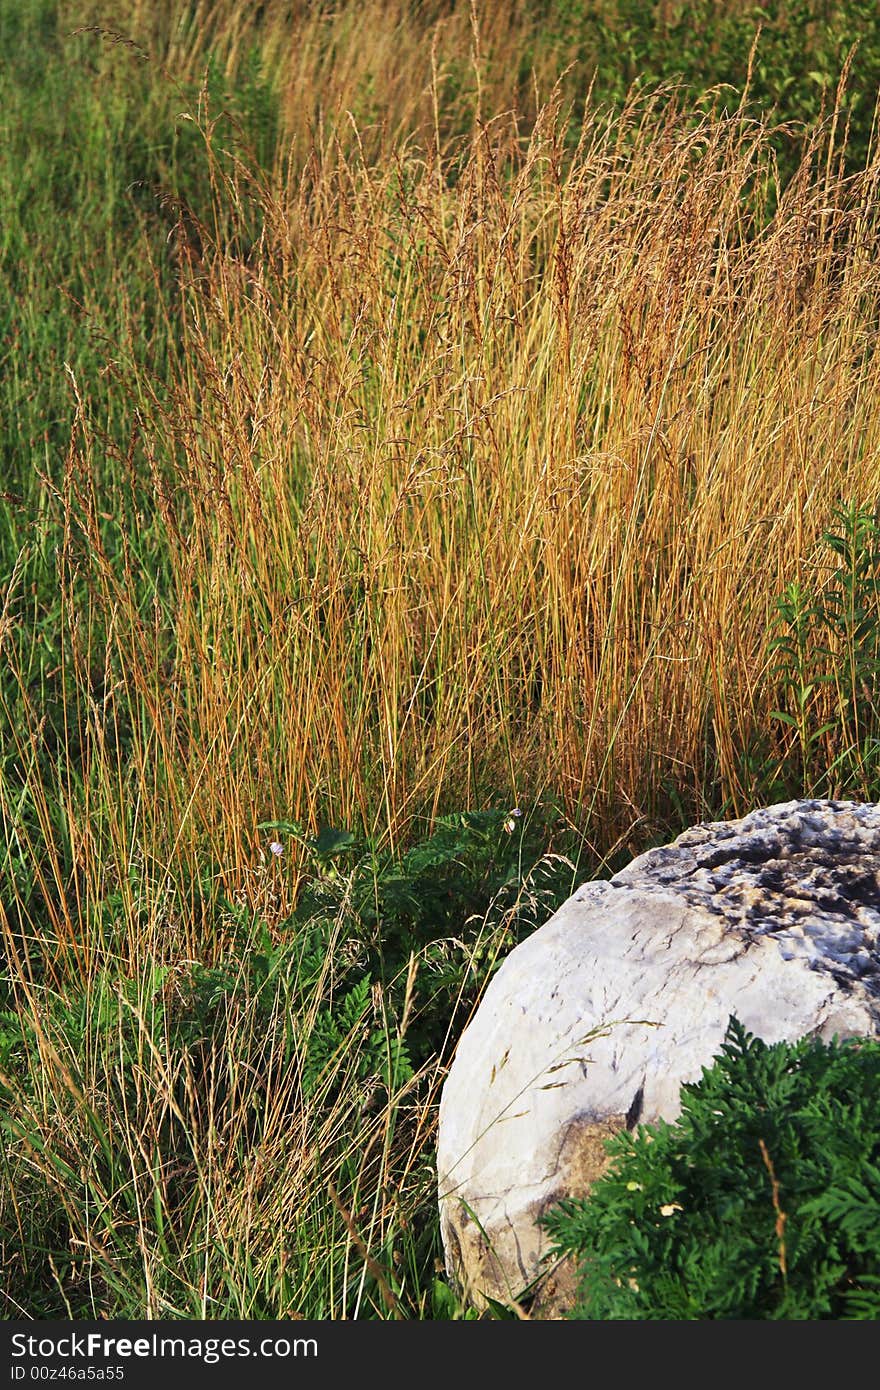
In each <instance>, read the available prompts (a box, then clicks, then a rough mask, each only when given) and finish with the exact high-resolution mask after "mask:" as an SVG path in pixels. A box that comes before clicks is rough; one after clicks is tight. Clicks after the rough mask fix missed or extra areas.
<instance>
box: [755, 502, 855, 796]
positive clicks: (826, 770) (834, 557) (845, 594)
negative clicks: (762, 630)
mask: <svg viewBox="0 0 880 1390" xmlns="http://www.w3.org/2000/svg"><path fill="white" fill-rule="evenodd" d="M835 519H836V522H837V526H836V528H835V529H834V530H829V531H826V532H825V534H824V536H823V543H824V545H825V546H826V547H827V549H828V550H829V551H830V552H831V559H830V562H829V563H828V564H827V565H826V567H825V574H824V576H823V577H822V578H821V580H820V582H818V583H815V584H813V585H809V584H806V583H805V582H803V581H801V582H797V581H792V583H791V584H789V585H788V586H787V588H786V589H785V592H784V593H783V594H782V595H781V597H780V598H779V599H778V600H777V605H776V607H777V625H778V629H779V630H778V632H777V635H776V636H775V637H773V638H772V640H771V642H770V652H771V654H772V655H773V657H774V665H773V668H772V675H773V676H774V677H775V678H776V679H777V680H778V681H779V688H780V692H781V693H782V695H783V700H782V701H780V707H779V708H778V709H775V710H773V714H772V717H773V718H774V719H775V720H776V721H777V722H779V723H780V724H782V725H783V726H785V727H786V728H789V729H791V730H792V731H793V735H792V739H793V742H792V743H791V745H790V750H791V752H792V753H794V754H795V755H796V756H797V758H798V760H799V764H800V766H799V781H800V784H801V789H802V790H803V791H804V792H805V793H810V792H812V793H814V794H815V792H816V791H823V792H825V794H828V795H840V794H842V793H843V792H845V791H848V790H852V791H855V792H858V793H860V794H861V795H863V796H864V797H865V798H866V799H869V800H870V799H873V797H874V796H875V795H876V794H877V787H878V783H877V772H878V762H880V710H878V707H877V703H876V687H877V678H878V675H880V599H878V584H880V513H878V512H877V511H876V510H869V509H867V508H865V507H863V506H861V505H859V504H858V503H856V502H849V503H847V504H845V505H841V506H840V507H838V508H837V509H836V511H835Z"/></svg>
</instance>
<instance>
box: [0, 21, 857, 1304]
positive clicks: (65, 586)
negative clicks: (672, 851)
mask: <svg viewBox="0 0 880 1390" xmlns="http://www.w3.org/2000/svg"><path fill="white" fill-rule="evenodd" d="M825 8H827V7H825ZM698 9H699V14H698V15H697V16H696V17H693V16H692V17H691V21H690V22H689V25H688V35H689V38H688V45H684V44H683V37H682V35H683V30H682V23H683V21H682V16H681V13H680V7H678V8H677V7H675V6H672V5H658V6H653V7H645V6H642V7H641V12H642V14H644V13H645V12H646V11H650V16H651V23H650V24H648V23H647V21H645V22H644V23H643V22H642V20H638V19H637V18H635V17H634V15H635V12H634V11H633V13H632V14H630V11H631V10H632V7H631V6H629V5H628V4H626V3H624V2H623V0H619V3H618V4H617V5H614V4H612V3H610V0H609V3H607V4H606V3H596V4H594V5H588V4H583V5H577V4H561V3H546V4H539V3H532V4H529V3H526V2H525V0H522V3H518V4H514V5H504V6H501V5H498V6H493V5H488V4H486V5H476V6H473V7H469V6H466V5H461V4H456V3H439V0H438V3H433V4H432V3H425V4H421V5H408V4H404V3H395V0H368V3H366V4H358V5H353V4H348V3H342V2H341V3H339V4H336V5H330V4H305V3H303V4H293V5H290V4H288V5H282V4H274V3H267V4H263V5H255V6H240V5H235V4H233V3H231V0H229V3H227V2H226V0H217V3H213V4H209V3H207V2H206V0H193V3H190V4H184V3H182V0H164V3H161V4H149V5H148V4H141V3H139V2H138V0H128V2H127V3H126V0H117V3H115V4H111V3H110V0H107V3H105V4H101V3H89V2H88V0H79V3H67V0H63V3H56V0H17V2H16V3H12V0H9V2H8V3H7V0H2V2H0V49H2V51H3V53H4V55H5V61H4V65H3V67H2V69H0V128H2V139H0V206H2V207H3V217H2V228H0V237H2V241H0V245H2V255H3V276H2V282H0V327H2V363H3V370H2V375H0V402H2V419H3V429H2V450H3V454H2V473H0V579H2V588H0V930H2V941H3V963H2V970H0V1095H2V1100H3V1105H4V1121H3V1126H2V1129H0V1144H2V1149H0V1155H2V1168H3V1173H4V1181H3V1184H2V1192H0V1245H2V1249H0V1256H2V1265H3V1268H4V1270H5V1275H4V1296H5V1298H6V1301H7V1303H6V1313H7V1316H13V1317H14V1316H19V1315H28V1316H34V1317H57V1316H60V1317H98V1316H107V1317H139V1316H145V1317H170V1318H174V1317H215V1318H224V1317H226V1318H233V1317H236V1318H239V1317H240V1318H262V1317H292V1316H301V1317H307V1318H331V1317H333V1318H335V1317H343V1316H345V1317H355V1316H358V1317H367V1316H379V1317H410V1318H413V1317H414V1318H426V1317H448V1316H454V1315H456V1314H457V1313H460V1311H461V1310H460V1309H458V1307H457V1304H456V1301H455V1299H454V1296H453V1295H452V1294H451V1293H450V1291H449V1290H448V1289H447V1288H446V1285H445V1283H444V1281H443V1277H442V1273H441V1271H440V1270H438V1268H437V1265H436V1262H437V1260H438V1258H439V1255H440V1250H439V1245H438V1234H437V1223H436V1203H435V1193H434V1175H433V1167H432V1142H433V1127H434V1124H435V1118H436V1100H437V1095H438V1088H439V1085H440V1084H441V1082H442V1076H443V1068H444V1066H445V1064H446V1063H447V1062H448V1059H449V1055H450V1050H451V1048H452V1046H453V1045H454V1041H455V1038H456V1036H457V1034H458V1032H459V1031H460V1029H461V1027H462V1026H463V1023H464V1021H465V1019H466V1017H467V1015H468V1011H469V1010H470V1009H472V1008H473V1007H474V1004H475V1003H476V1001H477V999H478V998H479V994H480V990H481V988H482V986H483V984H484V983H485V981H486V979H487V978H488V975H489V974H490V973H491V970H492V968H493V965H494V963H495V962H496V961H497V959H498V958H499V956H500V955H501V954H502V953H503V952H504V951H506V950H507V949H509V948H510V946H511V945H512V944H513V943H514V942H515V941H516V940H517V939H519V937H521V935H522V934H523V933H525V932H526V931H529V930H531V929H533V928H534V926H535V925H536V924H537V923H539V922H540V921H541V920H543V919H544V918H545V917H546V916H547V914H548V913H549V912H550V911H551V910H552V908H553V907H554V905H555V904H556V903H557V902H558V901H559V900H560V899H561V898H562V897H564V896H565V895H566V894H567V893H568V892H569V891H570V890H571V888H572V886H573V884H574V883H575V882H577V881H579V880H580V879H583V878H585V877H588V876H590V875H594V874H597V873H605V872H608V870H609V869H610V868H614V867H617V866H618V865H619V863H621V862H622V861H623V860H625V859H627V858H628V857H629V856H630V855H632V854H633V853H635V852H638V851H640V850H641V849H643V848H645V847H646V846H648V845H650V844H654V843H659V842H662V841H663V840H665V839H668V838H670V837H671V836H672V835H674V834H675V833H677V832H678V830H680V829H681V828H682V827H683V826H684V825H686V824H689V823H691V822H692V821H693V820H695V819H701V818H709V817H721V816H725V815H731V814H739V813H744V812H745V811H746V810H748V809H750V808H751V807H752V806H753V805H755V804H760V803H766V802H768V801H772V800H781V799H785V798H787V797H789V796H795V795H801V794H814V795H822V796H825V795H829V796H852V797H856V798H864V799H871V800H873V799H876V795H877V786H878V749H880V711H878V708H877V704H876V700H875V689H876V674H877V669H878V660H880V626H878V622H877V564H878V550H880V547H878V539H880V533H878V513H877V493H878V473H880V434H878V431H880V424H878V422H880V411H878V394H880V380H878V361H880V359H878V356H877V353H876V337H877V330H878V310H880V270H878V266H880V257H878V245H877V242H878V218H877V207H878V199H877V185H878V178H880V164H878V161H877V155H876V150H875V146H874V143H873V114H874V99H873V98H874V96H876V90H877V71H878V65H880V57H878V54H880V39H878V38H877V36H876V34H875V33H874V26H872V24H871V23H870V15H869V14H868V12H867V10H866V8H865V6H864V5H860V4H859V3H857V0H852V3H850V4H841V5H838V6H836V7H832V9H833V14H830V12H829V15H826V16H824V22H823V23H820V22H819V20H818V19H817V13H818V10H819V9H822V7H821V6H816V5H813V6H811V5H809V4H807V3H804V4H803V5H799V6H791V5H789V6H787V7H785V10H784V12H783V11H782V9H781V8H780V7H777V6H772V5H770V6H765V18H764V30H763V32H762V34H761V35H760V36H758V39H757V42H755V36H756V16H755V14H753V13H752V10H751V9H750V8H749V7H748V6H747V5H742V4H736V3H733V0H731V3H729V4H722V5H720V6H718V5H716V6H708V5H707V6H705V7H702V8H700V7H698ZM814 11H815V12H816V13H814ZM718 25H722V28H721V29H720V30H719V28H718V27H717V26H718ZM724 25H726V26H728V27H727V28H724V27H723V26H724ZM640 26H641V27H640ZM713 26H715V27H713ZM622 35H623V36H625V42H626V44H628V45H629V48H627V49H626V61H625V62H624V61H623V60H622V58H621V54H622V53H623V51H624V50H623V49H622V48H621V44H623V43H624V38H623V37H621V36H622ZM719 35H720V36H721V37H720V38H719ZM722 40H723V42H722ZM856 42H858V47H856V48H855V49H853V44H854V43H856ZM713 55H714V56H713ZM719 55H722V56H723V59H724V61H723V63H722V57H721V56H719ZM711 62H714V64H715V66H709V65H710V63H711ZM640 74H641V76H642V80H641V82H635V79H637V78H638V77H639V75H640ZM783 79H784V80H783ZM789 79H790V80H789ZM633 82H635V86H633ZM719 84H721V85H719ZM737 84H739V85H738V86H737ZM771 98H772V99H771ZM786 103H787V104H786ZM514 808H516V809H517V810H520V809H521V810H522V811H523V814H522V815H517V816H513V815H512V814H511V813H512V811H513V810H514Z"/></svg>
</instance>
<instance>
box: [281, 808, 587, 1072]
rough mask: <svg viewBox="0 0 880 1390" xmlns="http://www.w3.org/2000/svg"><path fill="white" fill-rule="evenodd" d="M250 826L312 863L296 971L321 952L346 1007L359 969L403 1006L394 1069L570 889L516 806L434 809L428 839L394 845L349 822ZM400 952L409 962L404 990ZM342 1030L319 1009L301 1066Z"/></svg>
mask: <svg viewBox="0 0 880 1390" xmlns="http://www.w3.org/2000/svg"><path fill="white" fill-rule="evenodd" d="M260 828H261V829H262V830H271V831H273V832H275V833H281V834H287V835H289V836H290V837H291V838H292V839H293V840H294V841H295V842H298V843H299V844H300V845H301V846H302V848H303V849H304V850H305V852H306V854H307V856H308V858H309V860H310V863H311V867H312V873H311V874H310V876H309V878H308V880H307V882H306V885H305V887H304V890H303V892H302V893H301V896H300V900H299V902H298V904H297V909H296V912H295V914H294V917H293V918H292V920H291V922H290V924H289V930H290V931H291V933H292V934H293V935H294V936H295V938H296V939H297V940H299V941H301V942H308V943H309V945H308V947H307V950H306V951H305V953H304V956H303V968H304V972H305V974H306V975H313V974H314V973H315V972H316V971H320V970H321V969H323V965H324V961H325V959H326V954H327V952H328V950H331V949H332V950H333V951H334V955H335V957H336V959H337V961H338V964H337V966H336V981H337V983H336V989H335V993H336V996H337V997H339V998H341V999H342V1000H343V1001H345V1000H349V1001H350V1006H352V1007H353V1001H354V1000H355V999H359V998H360V993H359V991H360V989H361V983H362V980H363V979H364V978H369V979H370V980H371V981H373V982H374V983H375V984H376V985H377V986H378V987H379V988H380V989H381V990H382V991H383V993H384V997H385V998H386V1000H387V1001H388V1003H389V1006H390V1008H391V1010H392V1013H393V1015H394V1016H395V1017H396V1018H397V1019H398V1020H400V1019H402V1017H403V1014H404V1011H405V1010H406V1011H407V1012H408V1014H409V1016H410V1022H409V1027H408V1035H407V1036H408V1046H409V1048H410V1049H411V1058H410V1055H409V1054H407V1053H404V1052H399V1053H397V1054H395V1056H396V1060H395V1061H394V1062H393V1067H403V1068H404V1069H406V1068H407V1067H408V1066H409V1065H413V1066H415V1067H416V1068H417V1067H418V1066H419V1065H421V1064H422V1063H423V1062H424V1061H425V1060H427V1058H428V1057H430V1056H431V1055H433V1054H434V1053H436V1052H437V1051H438V1050H440V1049H441V1048H442V1046H443V1042H444V1038H445V1036H446V1033H447V1030H448V1028H449V1023H450V1019H451V1016H452V1014H453V1012H454V1010H455V1008H456V1007H457V1006H458V1007H460V1006H461V1005H462V1004H464V1003H467V1001H468V1000H470V1001H471V1002H473V1000H474V999H475V998H476V996H477V994H478V993H479V990H480V989H481V988H482V986H483V985H484V984H485V982H486V980H487V979H488V977H489V975H490V974H491V972H492V970H493V969H494V967H495V965H496V964H497V962H498V961H499V960H500V958H501V956H502V955H503V954H506V952H507V951H508V950H509V949H511V948H512V947H513V946H515V945H516V944H517V943H518V942H519V941H520V940H522V939H523V938H524V937H525V936H526V935H527V934H528V933H529V932H531V931H533V930H534V929H535V927H537V926H538V925H540V923H541V921H543V920H544V919H545V918H546V917H547V916H549V914H550V912H552V911H553V910H554V908H555V907H556V906H557V905H558V903H559V902H561V901H562V900H563V899H564V898H565V897H566V896H567V894H568V893H570V892H571V891H572V889H573V886H574V881H573V870H572V866H571V864H570V863H569V861H568V860H566V859H563V858H561V857H556V858H552V857H544V858H542V857H541V844H542V837H543V835H544V834H545V833H546V829H545V827H543V826H542V825H541V824H540V822H539V820H537V819H536V818H531V817H524V816H522V815H521V814H520V813H519V810H518V809H517V812H516V813H515V814H514V813H512V812H509V811H503V810H488V811H464V812H458V813H455V814H452V815H448V816H441V817H439V818H438V820H437V822H436V824H435V828H434V829H433V831H432V833H431V834H430V835H429V836H427V837H426V838H425V839H423V840H419V841H416V842H415V843H414V844H413V845H411V846H410V847H409V848H407V849H404V850H402V851H400V852H395V851H393V850H389V849H380V848H378V847H377V845H375V844H374V843H372V842H371V841H369V840H367V839H364V838H362V837H360V836H357V835H355V834H354V832H352V831H349V830H339V829H332V828H329V827H327V828H324V829H323V830H321V831H320V833H319V834H318V835H316V836H308V835H306V834H305V833H304V832H303V830H302V827H301V826H299V825H298V824H297V823H296V822H293V821H270V822H264V823H263V824H262V825H261V827H260ZM411 961H413V962H416V963H417V967H418V969H417V974H416V977H415V979H416V984H415V987H414V988H415V993H414V994H413V985H412V981H411V979H410V978H409V967H410V962H411ZM359 972H360V973H359ZM337 1007H339V1006H337ZM349 1022H351V1020H349ZM341 1027H342V1032H340V1028H341ZM344 1032H345V1029H344V1026H342V1024H341V1022H340V1020H339V1019H333V1018H331V1017H330V1016H329V1015H327V1016H322V1018H321V1021H320V1025H319V1028H318V1039H317V1040H316V1042H315V1044H314V1046H315V1047H317V1048H318V1049H319V1052H320V1054H322V1055H320V1056H319V1055H318V1053H314V1054H313V1056H312V1059H311V1061H310V1063H309V1072H310V1074H311V1075H314V1074H316V1072H318V1071H320V1069H321V1066H322V1065H323V1063H324V1062H325V1061H326V1060H327V1059H328V1058H330V1057H331V1056H333V1055H334V1053H335V1049H337V1048H338V1047H339V1045H340V1044H341V1041H342V1037H343V1035H344ZM365 1038H366V1039H368V1040H371V1041H370V1047H371V1048H373V1049H375V1048H376V1047H378V1046H380V1038H379V1036H378V1035H377V1034H375V1033H371V1032H370V1031H369V1030H367V1033H366V1035H365Z"/></svg>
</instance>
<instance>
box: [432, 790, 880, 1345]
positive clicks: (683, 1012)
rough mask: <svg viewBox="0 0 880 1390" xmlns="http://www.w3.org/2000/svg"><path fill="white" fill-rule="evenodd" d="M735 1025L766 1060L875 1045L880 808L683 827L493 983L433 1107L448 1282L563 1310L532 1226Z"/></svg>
mask: <svg viewBox="0 0 880 1390" xmlns="http://www.w3.org/2000/svg"><path fill="white" fill-rule="evenodd" d="M731 1014H735V1015H736V1016H737V1018H739V1020H740V1021H741V1022H742V1023H743V1024H744V1026H745V1027H746V1028H747V1029H748V1030H749V1031H750V1032H751V1033H754V1034H756V1035H757V1036H759V1037H761V1038H763V1039H764V1040H765V1041H767V1042H777V1041H781V1040H786V1041H792V1040H794V1039H796V1038H799V1037H803V1036H805V1035H808V1034H815V1035H818V1036H820V1037H821V1038H823V1039H826V1040H827V1039H830V1038H831V1037H832V1036H833V1035H835V1034H837V1035H838V1036H839V1037H853V1036H878V1035H880V806H878V805H864V804H858V803H854V802H840V801H837V802H835V801H792V802H788V803H786V804H784V805H779V806H771V807H769V808H767V809H765V810H759V811H755V812H753V813H752V814H751V815H749V816H746V817H745V818H744V819H743V820H739V821H731V822H722V823H717V824H709V825H699V826H696V827H694V828H693V829H691V830H688V831H686V832H685V834H683V835H681V836H679V838H678V839H677V840H676V841H675V842H674V843H673V844H671V845H668V846H665V847H663V848H660V849H653V850H650V851H649V852H648V853H647V854H643V855H641V856H640V857H639V858H638V859H635V860H634V861H633V862H632V864H630V865H629V867H628V868H626V869H624V870H623V871H622V872H621V873H619V874H616V875H615V876H614V878H612V879H611V880H610V881H603V882H594V883H589V884H585V885H584V886H583V887H581V888H579V889H578V891H577V892H576V893H575V894H574V896H573V897H571V898H570V899H569V900H568V902H566V903H565V904H564V905H563V906H562V907H561V908H560V909H559V911H558V912H556V913H555V915H554V916H553V917H552V918H551V919H550V921H549V922H547V923H546V925H545V926H543V927H541V928H540V929H539V930H538V931H536V932H535V933H534V935H533V936H531V937H530V938H529V939H528V940H527V941H525V942H523V944H522V945H520V946H518V947H517V948H516V949H515V950H514V951H512V952H511V954H510V956H509V957H508V958H507V959H506V960H505V962H504V963H503V965H502V966H501V968H500V969H499V970H498V972H497V974H496V975H495V977H494V978H493V980H492V981H491V983H490V985H489V987H488V989H487V991H486V993H485V996H484V998H483V1001H482V1003H481V1004H480V1007H479V1008H478V1010H477V1012H476V1014H475V1016H474V1018H473V1020H472V1021H471V1023H470V1025H469V1026H468V1028H467V1029H466V1030H465V1032H464V1034H463V1035H462V1038H461V1040H460V1042H459V1045H458V1049H457V1052H456V1056H455V1060H454V1062H453V1065H452V1067H451V1069H450V1072H449V1076H448V1077H447V1080H446V1083H445V1086H444V1089H443V1095H442V1100H441V1106H440V1129H439V1139H438V1176H439V1195H440V1214H441V1227H442V1232H443V1243H444V1248H445V1252H446V1264H447V1270H448V1273H449V1275H450V1277H451V1278H452V1280H453V1281H454V1282H455V1283H456V1285H457V1286H458V1287H459V1288H461V1289H462V1290H463V1291H464V1293H465V1295H466V1296H467V1297H468V1298H470V1299H471V1300H472V1301H474V1302H476V1303H477V1304H480V1303H481V1302H482V1301H483V1300H484V1299H485V1297H486V1296H489V1297H491V1298H498V1299H502V1300H508V1299H510V1298H511V1297H513V1298H516V1297H519V1296H520V1295H521V1294H522V1293H523V1292H524V1291H525V1290H527V1289H529V1288H531V1289H532V1291H533V1293H534V1294H535V1304H534V1305H533V1307H534V1309H535V1310H536V1311H537V1313H538V1315H539V1316H545V1317H552V1316H558V1315H560V1314H561V1313H562V1312H564V1309H565V1306H566V1303H567V1301H568V1299H569V1298H570V1297H571V1293H572V1290H573V1271H571V1270H568V1269H566V1268H564V1267H561V1268H557V1269H556V1270H552V1271H548V1270H547V1267H546V1263H545V1262H544V1261H543V1259H542V1257H543V1255H544V1254H545V1253H546V1250H547V1245H548V1241H547V1238H546V1236H544V1235H543V1232H542V1231H541V1229H540V1228H539V1226H538V1224H537V1222H538V1218H539V1217H540V1216H541V1214H542V1213H543V1212H544V1211H545V1210H546V1208H547V1207H548V1206H549V1205H551V1204H552V1203H553V1202H555V1201H556V1200H558V1198H560V1197H562V1196H583V1195H585V1194H586V1193H587V1192H588V1190H589V1187H590V1184H591V1183H592V1182H593V1181H594V1180H595V1179H596V1178H597V1177H598V1176H599V1175H600V1173H601V1172H602V1170H603V1168H604V1167H605V1166H606V1163H607V1160H606V1157H605V1150H604V1142H603V1141H604V1140H605V1138H606V1137H608V1136H609V1135H611V1134H613V1133H614V1132H615V1131H616V1130H618V1129H621V1128H622V1127H624V1126H628V1127H630V1128H632V1127H634V1126H635V1125H636V1124H638V1123H650V1122H653V1121H655V1120H658V1119H666V1120H674V1119H675V1117H676V1116H677V1115H678V1113H679V1108H680V1106H679V1088H680V1086H681V1084H682V1082H685V1081H695V1080H697V1079H698V1078H699V1076H700V1074H701V1071H702V1069H703V1067H705V1066H708V1065H709V1064H710V1063H711V1061H712V1059H713V1057H714V1056H716V1055H717V1053H718V1050H719V1048H720V1046H721V1043H722V1041H723V1039H724V1034H725V1031H726V1028H727V1024H728V1020H729V1018H730V1015H731Z"/></svg>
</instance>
